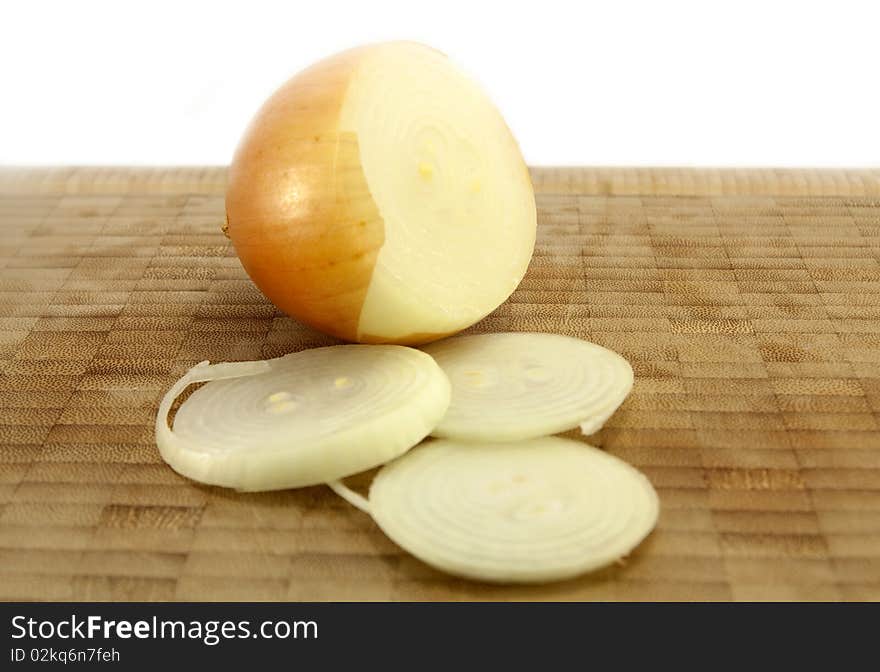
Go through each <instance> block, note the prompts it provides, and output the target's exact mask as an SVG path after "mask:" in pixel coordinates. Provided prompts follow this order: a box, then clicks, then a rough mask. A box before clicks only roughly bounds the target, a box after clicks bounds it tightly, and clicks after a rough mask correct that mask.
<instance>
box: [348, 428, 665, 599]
mask: <svg viewBox="0 0 880 672" xmlns="http://www.w3.org/2000/svg"><path fill="white" fill-rule="evenodd" d="M338 491H339V490H338V489H337V492H338ZM350 501H351V500H350ZM369 512H370V513H371V515H372V516H373V518H374V519H375V521H376V522H377V523H378V525H379V526H380V527H381V528H382V530H383V531H384V532H385V533H386V534H387V535H388V536H389V537H390V538H391V539H392V540H393V541H395V542H396V543H397V544H398V545H400V546H401V547H403V548H404V549H405V550H406V551H408V552H410V553H412V554H413V555H415V556H416V557H418V558H419V559H421V560H422V561H424V562H425V563H427V564H429V565H431V566H433V567H436V568H438V569H440V570H442V571H445V572H448V573H451V574H455V575H458V576H463V577H466V578H471V579H478V580H483V581H490V582H501V583H533V582H543V581H553V580H559V579H565V578H570V577H573V576H577V575H579V574H582V573H585V572H588V571H591V570H594V569H598V568H600V567H604V566H606V565H608V564H610V563H612V562H614V561H616V560H619V559H620V558H622V557H624V556H625V555H627V554H628V553H629V552H630V551H632V549H634V548H635V547H636V546H637V545H638V544H639V543H640V542H641V541H642V540H643V539H644V538H645V537H646V536H647V535H648V534H649V533H650V532H651V530H652V529H653V528H654V526H655V524H656V522H657V517H658V514H659V501H658V499H657V494H656V492H655V491H654V488H653V487H652V486H651V484H650V482H649V481H648V479H647V478H646V477H645V476H644V475H643V474H642V473H640V472H639V471H637V470H636V469H635V468H633V467H632V466H630V465H628V464H627V463H625V462H623V461H622V460H619V459H617V458H616V457H614V456H612V455H609V454H608V453H605V452H603V451H601V450H599V449H597V448H593V447H592V446H588V445H586V444H583V443H580V442H577V441H572V440H569V439H562V438H558V437H544V438H540V439H532V440H529V441H519V442H508V443H492V444H488V443H481V444H471V443H467V442H461V441H454V440H435V441H431V442H429V443H427V444H425V445H423V446H420V447H418V448H416V449H414V450H412V451H410V452H408V453H407V454H405V455H403V456H402V457H400V458H398V459H397V460H395V461H394V462H391V463H390V464H388V465H386V466H385V467H383V468H382V470H381V471H380V472H379V473H378V475H377V476H376V478H375V479H374V481H373V483H372V486H371V488H370V495H369Z"/></svg>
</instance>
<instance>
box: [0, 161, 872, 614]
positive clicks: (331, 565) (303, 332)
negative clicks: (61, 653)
mask: <svg viewBox="0 0 880 672" xmlns="http://www.w3.org/2000/svg"><path fill="white" fill-rule="evenodd" d="M224 177H225V174H224V171H223V170H222V169H212V168H206V169H171V170H161V169H125V170H120V169H52V170H42V169H41V170H35V169H29V170H13V169H4V170H2V171H0V599H5V600H10V599H26V600H32V599H33V600H121V599H124V600H176V599H180V600H239V599H241V600H374V599H376V600H388V599H392V600H426V599H428V600H447V599H449V600H458V599H477V600H482V599H527V600H530V599H539V600H631V599H639V600H667V599H681V600H754V599H782V600H859V599H869V600H877V599H880V171H860V172H852V171H769V170H763V171H762V170H758V171H734V170H729V171H724V170H714V171H708V170H707V171H700V170H673V169H669V170H648V169H581V168H578V169H540V170H536V171H534V178H535V184H536V190H537V192H538V206H539V223H540V227H539V235H538V243H537V247H536V252H535V257H534V260H533V262H532V265H531V267H530V269H529V273H528V275H527V276H526V278H525V280H524V281H523V283H522V285H521V286H520V288H519V289H518V290H517V291H516V293H515V294H514V295H513V297H512V298H511V299H510V301H509V302H507V303H506V304H504V305H503V306H501V307H500V308H499V309H498V310H497V311H496V312H495V313H494V314H493V315H491V316H490V317H488V318H487V319H486V320H484V321H483V322H481V323H480V324H478V325H477V326H476V327H474V328H473V329H472V330H471V331H473V332H481V331H501V330H504V331H552V332H558V333H565V334H571V335H574V336H579V337H583V338H586V339H590V340H593V341H595V342H597V343H600V344H602V345H605V346H608V347H610V348H613V349H615V350H617V351H618V352H620V353H621V354H623V355H624V356H626V357H627V358H628V359H629V360H630V361H631V362H632V363H633V367H634V369H635V372H636V385H635V388H634V391H633V393H632V395H631V396H630V398H629V399H628V401H627V402H626V404H625V405H624V406H623V408H622V409H621V410H620V411H618V413H617V414H615V415H614V416H613V417H612V419H611V420H610V421H609V422H608V424H607V426H606V427H605V428H604V429H603V430H602V431H601V432H600V433H598V434H596V435H594V436H593V437H592V438H591V441H592V442H593V443H596V444H597V445H601V446H602V447H604V448H605V449H606V450H608V451H609V452H611V453H614V454H615V455H619V456H621V457H623V458H625V459H627V460H629V461H630V462H632V463H634V464H635V465H637V466H638V467H640V468H641V469H642V470H644V471H645V472H646V473H647V474H648V475H649V477H650V478H651V480H652V481H653V483H654V484H655V486H656V487H657V489H658V492H659V494H660V498H661V504H662V512H661V518H660V523H659V527H658V529H657V530H656V532H655V533H654V534H653V535H652V536H651V537H650V538H649V539H648V540H647V541H646V542H645V543H644V544H643V545H642V546H641V547H640V548H639V549H638V550H637V551H636V552H635V553H634V554H633V555H632V556H631V557H630V558H629V559H628V560H627V561H626V563H625V564H623V565H621V566H615V567H612V568H610V569H607V570H604V571H602V572H599V573H597V574H593V575H589V576H587V577H583V578H581V579H577V580H573V581H566V582H564V583H557V584H551V585H547V586H534V587H503V586H488V585H482V584H478V583H472V582H467V581H462V580H457V579H453V578H449V577H447V576H444V575H442V574H440V573H438V572H436V571H433V570H432V569H430V568H428V567H426V566H425V565H423V564H421V563H420V562H418V561H417V560H415V559H413V558H411V557H409V556H407V555H406V554H404V553H402V552H401V551H400V550H399V549H398V548H397V547H396V546H395V545H394V544H393V543H391V542H390V541H388V540H387V539H386V538H385V537H384V536H383V535H382V534H381V533H380V532H379V531H378V529H377V528H376V526H375V525H374V524H373V523H372V522H371V521H370V520H369V519H368V518H367V517H366V516H365V515H363V514H362V513H360V512H359V511H357V510H355V509H353V508H350V507H349V506H348V505H347V504H346V503H345V502H343V501H341V500H338V499H337V498H336V497H335V495H333V494H332V493H331V492H330V491H329V490H327V489H324V488H308V489H304V490H299V491H284V492H277V493H267V494H238V493H235V492H229V491H225V490H222V489H219V488H211V487H204V486H200V485H197V484H194V483H191V482H189V481H187V480H186V479H184V478H181V477H179V476H177V475H176V474H175V473H174V472H172V471H171V470H170V469H169V468H167V467H166V466H165V465H164V464H163V463H162V462H161V460H160V458H159V455H158V453H157V450H156V447H155V445H154V442H153V430H152V424H153V418H154V414H155V409H156V406H157V403H158V399H159V397H160V395H161V394H162V392H163V391H164V390H165V389H167V387H168V386H169V385H170V384H171V382H172V381H173V380H174V379H175V378H176V377H177V376H179V375H180V374H182V373H183V372H184V371H185V370H186V369H187V368H188V367H189V366H191V365H192V364H195V363H196V362H198V361H201V360H204V359H210V360H212V361H222V360H243V359H253V358H264V357H273V356H278V355H281V354H283V353H286V352H290V351H293V350H297V349H301V348H306V347H312V346H317V345H323V344H329V343H331V342H333V341H332V339H329V338H327V337H324V336H322V335H320V334H317V333H315V332H313V331H310V330H308V329H306V328H304V327H301V326H300V325H298V324H297V323H295V322H294V321H292V320H290V319H288V318H286V317H284V316H283V315H282V314H280V313H279V312H278V311H277V310H275V309H274V308H273V307H272V306H271V305H270V304H269V303H268V302H267V301H266V300H265V299H264V298H263V297H262V296H261V295H260V293H259V292H258V291H256V290H255V288H254V287H253V286H252V285H251V283H250V281H249V280H248V278H247V276H246V275H245V273H244V271H243V270H242V269H241V266H240V265H239V263H238V261H237V259H236V258H235V256H234V253H233V251H232V249H231V248H230V246H229V245H228V243H227V241H226V239H225V238H224V237H223V235H222V234H221V232H220V226H221V225H222V223H223V219H224V215H223V188H224ZM353 480H354V482H355V483H357V480H358V479H353ZM359 480H360V481H361V483H360V484H361V485H363V484H364V483H365V479H359Z"/></svg>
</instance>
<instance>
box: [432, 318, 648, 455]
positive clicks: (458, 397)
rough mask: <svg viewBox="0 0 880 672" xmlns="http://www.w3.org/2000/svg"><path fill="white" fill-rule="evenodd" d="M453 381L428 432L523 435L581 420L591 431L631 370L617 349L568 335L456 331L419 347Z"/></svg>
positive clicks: (628, 386)
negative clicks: (443, 412)
mask: <svg viewBox="0 0 880 672" xmlns="http://www.w3.org/2000/svg"><path fill="white" fill-rule="evenodd" d="M422 349H423V350H424V351H425V352H427V353H428V354H430V355H431V356H432V357H434V359H435V360H436V361H437V363H438V364H439V365H440V367H441V368H442V369H443V370H444V371H445V372H446V374H447V375H448V376H449V379H450V381H451V382H452V402H451V403H450V406H449V410H448V411H447V412H446V415H445V416H444V417H443V419H442V420H441V421H440V423H439V424H438V425H437V427H436V428H435V429H434V431H433V432H432V434H433V436H438V437H447V438H455V439H465V440H471V441H504V440H518V439H528V438H534V437H538V436H546V435H549V434H555V433H557V432H562V431H565V430H568V429H572V428H574V427H578V426H580V429H581V431H582V432H583V433H584V434H586V435H589V434H592V433H594V432H596V431H598V430H599V429H600V428H601V427H602V425H603V424H605V421H606V420H608V418H609V417H610V416H611V415H612V414H613V413H614V411H615V410H617V408H618V407H619V406H620V404H622V403H623V401H624V399H626V397H627V395H628V394H629V393H630V390H632V386H633V371H632V367H631V366H630V365H629V363H628V362H627V361H626V360H625V359H624V358H623V357H621V356H620V355H618V354H617V353H615V352H612V351H611V350H608V349H606V348H603V347H601V346H599V345H596V344H594V343H589V342H587V341H583V340H580V339H576V338H570V337H568V336H558V335H556V334H537V333H504V334H480V335H475V336H458V337H455V338H449V339H446V340H443V341H439V342H437V343H432V344H430V345H427V346H425V347H423V348H422Z"/></svg>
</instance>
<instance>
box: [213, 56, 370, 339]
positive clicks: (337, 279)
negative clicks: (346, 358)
mask: <svg viewBox="0 0 880 672" xmlns="http://www.w3.org/2000/svg"><path fill="white" fill-rule="evenodd" d="M368 49H369V47H360V48H357V49H352V50H350V51H346V52H343V53H340V54H337V55H335V56H332V57H330V58H328V59H326V60H324V61H321V62H320V63H317V64H315V65H313V66H312V67H310V68H308V69H306V70H304V71H303V72H301V73H299V74H298V75H296V76H295V77H293V78H292V79H291V80H289V81H288V82H287V83H286V84H284V86H282V87H281V88H280V89H279V90H278V91H277V92H276V93H275V94H273V95H272V96H271V97H270V98H269V100H267V101H266V103H265V104H264V105H263V106H262V108H261V109H260V110H259V112H258V113H257V115H256V117H255V118H254V120H253V121H252V122H251V125H250V127H249V128H248V130H247V131H246V133H245V135H244V138H243V139H242V141H241V144H240V145H239V147H238V150H237V151H236V154H235V157H234V159H233V161H232V165H231V166H230V170H229V183H228V187H227V191H226V218H227V233H228V235H229V237H230V239H231V240H232V243H233V245H234V246H235V250H236V252H237V253H238V257H239V259H240V260H241V263H242V266H244V268H245V270H246V271H247V273H248V275H249V276H250V277H251V279H252V280H253V281H254V283H255V284H256V285H257V286H258V287H259V288H260V290H262V292H263V293H264V294H265V295H266V296H267V297H268V298H269V300H270V301H272V303H274V304H275V305H276V306H277V307H278V308H280V309H281V310H283V311H284V312H286V313H288V314H289V315H293V316H295V317H296V318H298V319H299V320H301V321H302V322H305V323H306V324H308V325H309V326H312V327H314V328H315V329H318V330H320V331H323V332H325V333H328V334H331V335H333V336H336V337H338V338H341V339H344V340H348V341H355V340H358V334H357V326H358V318H359V316H360V308H361V305H362V304H363V301H364V296H365V295H366V292H367V288H368V287H369V284H370V278H371V276H372V272H373V267H374V266H375V263H376V258H377V256H378V252H379V248H380V247H381V246H382V242H383V240H384V225H383V222H382V219H381V217H380V216H379V213H378V211H377V210H376V206H375V204H374V202H373V199H372V197H371V196H370V192H369V190H368V189H367V184H366V180H365V179H364V176H363V173H362V171H361V170H360V162H359V161H358V145H357V138H356V137H354V136H353V134H351V133H340V132H339V130H338V120H339V113H340V110H341V108H342V104H343V102H344V99H345V93H346V90H347V88H348V83H349V80H350V78H351V76H352V74H353V72H354V70H355V68H356V66H357V63H358V61H359V59H360V58H361V57H362V55H363V53H364V52H365V51H366V50H368ZM340 167H344V170H339V169H338V168H340Z"/></svg>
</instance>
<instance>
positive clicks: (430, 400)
mask: <svg viewBox="0 0 880 672" xmlns="http://www.w3.org/2000/svg"><path fill="white" fill-rule="evenodd" d="M251 364H252V363H242V364H241V366H248V365H251ZM266 364H268V370H267V371H266V372H264V373H257V374H256V375H246V376H243V377H235V378H232V377H227V379H225V380H214V381H212V382H208V383H207V384H205V385H204V386H203V387H201V388H200V389H198V390H196V391H195V392H194V393H193V394H192V395H191V396H190V397H189V398H188V399H187V400H186V401H185V402H184V403H183V404H182V406H181V407H180V409H179V411H178V412H177V416H176V417H175V420H174V432H173V439H172V440H171V442H172V443H173V445H172V446H170V447H169V449H168V450H166V451H164V452H163V456H165V457H166V460H167V461H168V462H169V463H170V464H171V466H172V467H174V468H175V469H177V470H178V471H179V472H180V473H183V474H184V475H186V476H189V477H191V478H194V479H196V480H200V481H203V482H208V483H214V484H217V485H227V486H231V487H237V488H241V489H250V490H264V489H275V488H282V487H299V486H302V485H312V484H317V483H323V482H326V481H329V480H334V479H337V478H341V477H343V476H345V475H349V474H352V473H355V472H358V471H362V470H364V469H369V468H371V467H374V466H377V465H379V464H382V463H384V462H386V461H388V460H389V459H392V458H394V457H396V456H397V455H400V454H401V453H402V452H404V451H405V450H407V449H409V448H410V447H412V446H413V445H415V444H416V443H418V441H420V440H421V439H422V438H424V436H426V435H427V434H428V432H430V430H431V428H432V427H433V425H434V424H435V423H436V422H437V420H438V419H439V418H440V417H441V416H442V414H443V412H444V411H445V409H446V407H447V405H448V403H449V383H448V380H447V379H446V376H445V375H444V374H443V372H442V371H441V370H440V369H439V367H438V366H437V365H436V364H435V363H434V361H433V360H432V359H431V358H430V357H428V356H427V355H425V354H424V353H421V352H419V351H417V350H413V349H411V348H404V347H401V346H390V345H389V346H363V345H343V346H334V347H328V348H316V349H313V350H306V351H303V352H299V353H296V354H292V355H287V356H285V357H281V358H279V359H275V360H270V361H269V362H267V363H266ZM216 366H225V367H229V366H233V367H234V366H235V365H234V364H231V365H230V364H226V365H216ZM200 379H202V380H204V379H205V378H204V377H203V378H200ZM158 439H159V432H157V440H158ZM160 448H162V445H161V443H160Z"/></svg>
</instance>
